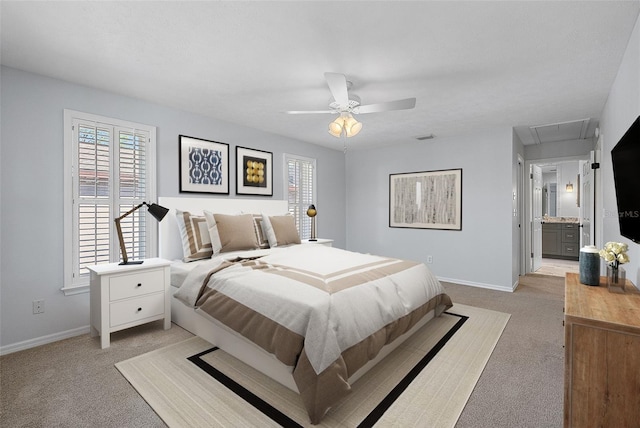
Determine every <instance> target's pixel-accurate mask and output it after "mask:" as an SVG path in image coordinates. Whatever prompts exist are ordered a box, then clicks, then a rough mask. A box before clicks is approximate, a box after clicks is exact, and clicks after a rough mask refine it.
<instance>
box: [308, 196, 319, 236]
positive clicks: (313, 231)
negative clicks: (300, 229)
mask: <svg viewBox="0 0 640 428" xmlns="http://www.w3.org/2000/svg"><path fill="white" fill-rule="evenodd" d="M317 214H318V211H317V210H316V206H315V205H313V204H311V205H309V208H307V215H308V216H309V217H311V238H309V241H317V240H318V237H317V236H316V215H317Z"/></svg>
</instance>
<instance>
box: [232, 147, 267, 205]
mask: <svg viewBox="0 0 640 428" xmlns="http://www.w3.org/2000/svg"><path fill="white" fill-rule="evenodd" d="M236 194H237V195H262V196H273V153H271V152H264V151H262V150H255V149H248V148H246V147H236Z"/></svg>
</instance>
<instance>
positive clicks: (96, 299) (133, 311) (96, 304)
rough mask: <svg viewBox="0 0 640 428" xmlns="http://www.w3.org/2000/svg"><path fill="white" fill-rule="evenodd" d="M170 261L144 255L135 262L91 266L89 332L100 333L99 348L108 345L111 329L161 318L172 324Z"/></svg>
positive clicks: (165, 326)
mask: <svg viewBox="0 0 640 428" xmlns="http://www.w3.org/2000/svg"><path fill="white" fill-rule="evenodd" d="M170 264H171V262H169V261H168V260H163V259H146V260H145V261H144V263H142V264H138V265H119V264H118V263H109V264H103V265H95V266H91V267H89V268H88V269H89V270H90V271H91V284H90V301H91V304H90V320H91V336H93V337H95V336H98V335H100V345H101V346H102V348H107V347H108V346H109V340H110V335H111V333H112V332H114V331H118V330H123V329H125V328H129V327H134V326H136V325H140V324H144V323H147V322H150V321H155V320H159V319H163V318H164V329H165V330H168V329H169V328H171V294H170V292H171V291H170V282H171V281H170V272H169V265H170Z"/></svg>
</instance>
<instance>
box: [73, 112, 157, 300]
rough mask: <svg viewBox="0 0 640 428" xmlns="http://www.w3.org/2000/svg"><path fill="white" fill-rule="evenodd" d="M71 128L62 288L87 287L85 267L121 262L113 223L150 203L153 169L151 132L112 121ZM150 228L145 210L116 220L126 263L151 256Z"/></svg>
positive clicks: (81, 123) (81, 121)
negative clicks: (69, 194)
mask: <svg viewBox="0 0 640 428" xmlns="http://www.w3.org/2000/svg"><path fill="white" fill-rule="evenodd" d="M79 116H82V114H79ZM85 116H88V117H90V116H91V115H85ZM105 119H107V118H105ZM71 122H72V126H71V129H72V135H71V150H70V152H71V157H72V159H71V163H70V164H71V168H70V169H71V171H70V172H68V173H69V174H70V175H71V177H72V179H71V180H70V182H71V187H72V188H73V190H72V200H71V201H70V204H71V205H72V208H71V210H70V213H71V217H72V218H71V219H70V221H69V223H68V224H70V226H71V231H72V243H71V245H70V251H68V250H67V248H66V247H65V260H70V262H71V265H72V266H70V267H68V268H69V270H70V274H71V275H70V276H71V278H68V277H67V275H68V274H65V277H66V278H65V288H74V287H81V286H84V285H87V284H88V277H89V270H88V269H87V267H88V266H92V265H96V264H102V263H110V262H116V261H120V260H121V254H120V247H119V244H118V237H117V233H116V229H115V224H114V221H113V220H114V218H116V217H120V216H121V215H123V214H124V213H126V212H127V211H129V210H131V209H132V208H134V207H135V206H137V205H138V204H141V203H142V202H145V201H153V200H154V199H155V178H154V176H155V166H154V162H153V155H152V154H150V153H154V151H153V150H150V149H152V148H153V146H152V141H154V140H152V139H151V135H150V131H149V129H152V130H153V131H155V128H153V127H146V128H147V129H144V128H143V129H137V128H136V127H129V126H122V123H117V122H118V121H116V120H114V122H116V123H112V124H110V123H102V122H100V121H92V120H86V119H84V118H77V117H74V118H73V119H72V121H71ZM126 124H129V123H128V122H127V123H126ZM132 125H135V124H132ZM141 126H142V127H145V126H144V125H141ZM149 223H150V222H149V221H148V220H147V213H146V209H144V208H142V209H139V210H137V211H135V212H134V213H132V214H130V215H129V216H127V217H125V218H124V219H122V220H121V228H122V234H123V238H124V241H125V247H126V251H127V255H128V257H129V259H130V260H135V259H138V260H140V259H144V258H147V257H150V256H153V255H154V254H150V251H149V248H150V247H151V244H152V243H154V242H155V239H156V238H155V230H149V229H148V226H149ZM65 224H67V223H66V222H65ZM152 232H153V233H152ZM152 235H153V236H152ZM69 252H70V254H68V253H69ZM154 253H155V251H154ZM67 257H69V258H68V259H67ZM67 263H68V262H67V261H65V270H67V266H66V264H67Z"/></svg>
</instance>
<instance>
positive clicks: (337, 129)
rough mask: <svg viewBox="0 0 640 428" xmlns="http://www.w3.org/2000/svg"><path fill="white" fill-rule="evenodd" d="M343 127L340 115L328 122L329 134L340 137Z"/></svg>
mask: <svg viewBox="0 0 640 428" xmlns="http://www.w3.org/2000/svg"><path fill="white" fill-rule="evenodd" d="M343 129H344V119H343V118H342V116H340V117H338V118H337V119H336V120H334V121H333V122H331V123H330V124H329V134H331V135H333V136H334V137H338V138H339V137H340V135H342V130H343Z"/></svg>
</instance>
